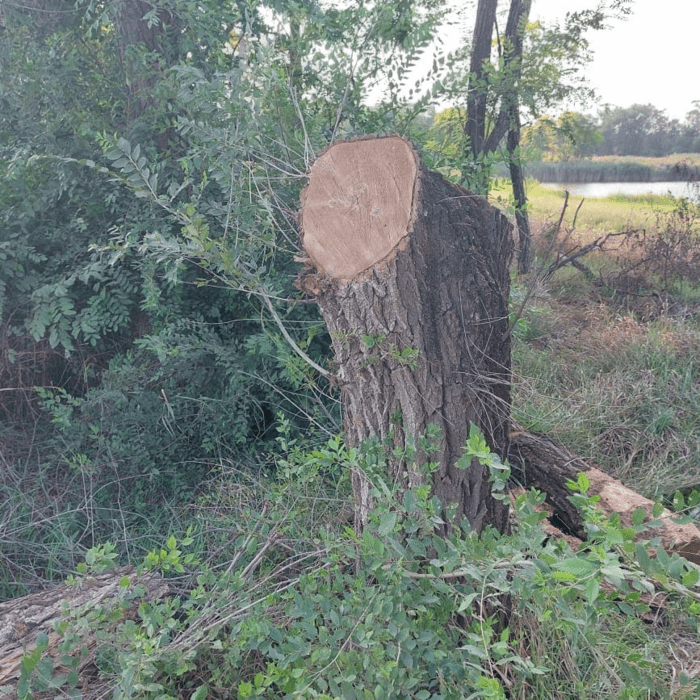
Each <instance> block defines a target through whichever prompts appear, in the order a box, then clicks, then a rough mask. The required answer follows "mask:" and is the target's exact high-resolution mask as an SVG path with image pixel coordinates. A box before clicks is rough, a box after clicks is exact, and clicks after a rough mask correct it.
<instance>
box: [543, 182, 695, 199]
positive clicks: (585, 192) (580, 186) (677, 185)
mask: <svg viewBox="0 0 700 700" xmlns="http://www.w3.org/2000/svg"><path fill="white" fill-rule="evenodd" d="M542 184H543V185H544V186H545V187H550V188H553V189H560V190H569V192H570V193H571V194H572V195H574V196H576V197H586V198H588V197H608V196H610V195H612V194H668V193H669V192H670V193H671V194H672V195H673V196H674V197H689V198H692V197H693V196H697V190H696V191H695V192H693V189H692V188H691V187H689V186H688V183H687V182H585V183H583V182H569V183H564V182H543V183H542Z"/></svg>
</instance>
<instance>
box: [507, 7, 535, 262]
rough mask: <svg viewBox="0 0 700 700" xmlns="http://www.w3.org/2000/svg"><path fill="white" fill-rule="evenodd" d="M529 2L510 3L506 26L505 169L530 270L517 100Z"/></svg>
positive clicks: (521, 255)
mask: <svg viewBox="0 0 700 700" xmlns="http://www.w3.org/2000/svg"><path fill="white" fill-rule="evenodd" d="M531 4H532V2H531V0H512V2H511V6H510V13H509V15H508V22H507V24H506V44H507V45H506V66H507V67H508V70H509V72H510V80H511V81H512V86H511V89H510V94H508V95H507V96H506V98H505V102H506V104H507V108H506V110H505V111H506V118H507V121H508V139H507V149H508V167H509V170H510V180H511V185H512V187H513V199H514V200H515V222H516V225H517V228H518V242H519V245H518V270H519V271H520V272H521V273H522V274H525V273H527V272H529V271H530V240H531V238H532V236H531V234H530V222H529V220H528V216H527V197H526V195H525V182H524V178H523V166H522V159H521V157H520V99H519V89H520V86H519V82H520V76H521V74H522V60H523V31H524V28H525V23H526V22H527V18H528V16H529V15H530V6H531Z"/></svg>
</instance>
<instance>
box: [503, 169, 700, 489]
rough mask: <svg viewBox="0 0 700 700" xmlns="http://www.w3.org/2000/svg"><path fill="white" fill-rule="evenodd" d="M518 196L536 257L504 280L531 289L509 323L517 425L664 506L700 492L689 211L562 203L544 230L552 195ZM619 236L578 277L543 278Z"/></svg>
mask: <svg viewBox="0 0 700 700" xmlns="http://www.w3.org/2000/svg"><path fill="white" fill-rule="evenodd" d="M528 192H529V197H530V216H531V220H532V222H533V233H534V237H535V250H536V259H535V262H534V269H533V273H532V275H531V278H530V279H529V280H523V281H519V280H516V283H515V291H514V297H515V298H517V297H518V296H521V297H522V296H523V295H525V294H526V293H527V290H528V289H529V288H530V287H533V286H534V292H531V296H530V301H529V303H528V304H527V305H526V307H525V312H524V314H523V316H522V318H521V319H520V320H519V321H518V322H517V323H518V324H519V332H518V333H516V342H515V347H514V356H513V360H514V365H515V371H516V392H515V416H516V419H517V420H518V421H519V422H520V423H522V424H523V425H527V426H530V428H531V429H532V430H533V431H536V432H542V433H545V434H547V435H550V436H552V437H553V438H555V439H557V440H559V441H560V442H562V443H563V444H566V445H567V446H569V447H570V448H571V449H573V450H574V451H575V452H577V453H579V454H580V455H582V456H584V457H585V458H586V459H589V460H591V461H593V462H595V463H596V464H598V465H599V466H601V467H602V468H603V469H604V470H606V471H608V472H609V473H612V474H614V475H615V476H617V477H619V478H621V479H622V480H623V481H626V482H627V483H628V484H629V485H630V486H632V487H633V488H635V489H637V490H639V491H640V492H642V493H643V494H644V495H646V496H648V497H650V498H657V499H662V500H665V501H666V502H670V501H671V500H672V498H673V494H674V493H675V492H676V491H678V490H681V491H684V490H685V491H688V490H692V489H693V488H695V487H697V486H698V485H700V362H698V357H700V352H699V351H700V303H699V302H698V287H697V275H696V272H695V263H697V255H698V253H697V248H698V235H699V234H700V219H699V217H698V208H697V207H693V206H692V205H688V204H686V203H684V202H682V201H681V202H679V201H678V200H674V199H673V198H670V197H661V196H647V195H645V196H641V197H631V196H613V197H607V198H605V199H589V200H586V201H583V203H581V200H580V199H575V198H570V200H569V203H568V207H567V209H566V211H565V213H564V216H563V219H562V224H561V227H560V229H559V230H558V231H555V230H554V229H555V227H556V223H557V222H558V221H559V217H560V215H561V212H562V208H563V205H564V195H563V193H560V192H557V191H554V190H551V189H547V188H545V187H543V186H542V185H540V184H538V183H536V182H530V183H529V188H528ZM579 205H580V209H578V213H576V210H577V208H578V207H579ZM622 231H636V232H635V233H631V234H630V235H629V237H627V236H621V237H620V239H612V241H611V242H610V244H608V245H607V246H606V250H603V251H601V250H596V251H593V252H592V253H591V254H589V255H587V256H585V257H584V258H581V259H580V260H581V262H582V263H584V264H585V266H586V270H587V272H588V274H585V273H584V272H582V271H581V270H579V269H576V268H574V267H572V266H565V267H563V268H561V269H559V270H558V271H557V272H555V273H554V275H552V277H551V278H549V279H547V280H546V281H545V280H543V277H545V275H544V271H546V270H547V269H549V267H550V266H551V264H552V263H553V261H555V260H556V259H557V257H558V256H561V255H562V254H564V253H570V252H571V251H575V250H576V249H577V247H581V246H583V245H585V244H587V243H589V242H591V241H593V240H596V239H599V238H600V237H601V236H602V235H603V234H605V233H614V232H622ZM645 256H646V257H647V258H648V259H647V260H646V261H645ZM662 258H665V259H664V260H663V261H662V260H661V259H662Z"/></svg>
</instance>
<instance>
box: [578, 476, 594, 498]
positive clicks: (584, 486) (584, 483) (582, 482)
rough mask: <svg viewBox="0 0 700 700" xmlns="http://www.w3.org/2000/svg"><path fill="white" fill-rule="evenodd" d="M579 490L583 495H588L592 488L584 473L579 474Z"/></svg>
mask: <svg viewBox="0 0 700 700" xmlns="http://www.w3.org/2000/svg"><path fill="white" fill-rule="evenodd" d="M577 482H578V488H579V490H580V491H581V493H586V492H587V491H588V489H589V488H590V486H591V482H590V479H589V478H588V477H587V476H586V474H585V473H584V472H579V475H578V480H577Z"/></svg>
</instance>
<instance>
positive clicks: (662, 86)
mask: <svg viewBox="0 0 700 700" xmlns="http://www.w3.org/2000/svg"><path fill="white" fill-rule="evenodd" d="M595 5H596V2H595V0H533V3H532V11H531V18H532V19H533V20H534V19H542V20H543V21H546V20H548V19H554V18H562V17H563V16H564V15H565V13H566V12H567V11H572V10H577V9H585V8H589V7H594V6H595ZM590 42H591V47H592V48H593V49H594V59H593V63H592V64H591V66H590V67H589V70H588V79H589V81H590V84H591V85H592V86H593V87H594V88H595V89H596V91H597V93H598V95H599V96H600V98H601V102H600V103H601V104H605V103H609V104H612V105H616V106H620V107H629V106H630V105H632V104H635V103H641V104H653V105H654V106H655V107H658V108H659V109H664V110H666V113H667V115H668V116H669V117H675V118H677V119H681V120H683V119H684V118H685V115H686V113H687V112H689V111H690V110H691V109H692V104H691V103H692V102H693V100H700V56H699V53H700V52H699V49H700V0H634V2H633V14H632V16H631V17H629V18H628V19H627V20H625V21H624V22H615V23H614V25H613V28H612V29H609V30H607V31H602V32H594V33H591V34H590Z"/></svg>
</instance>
